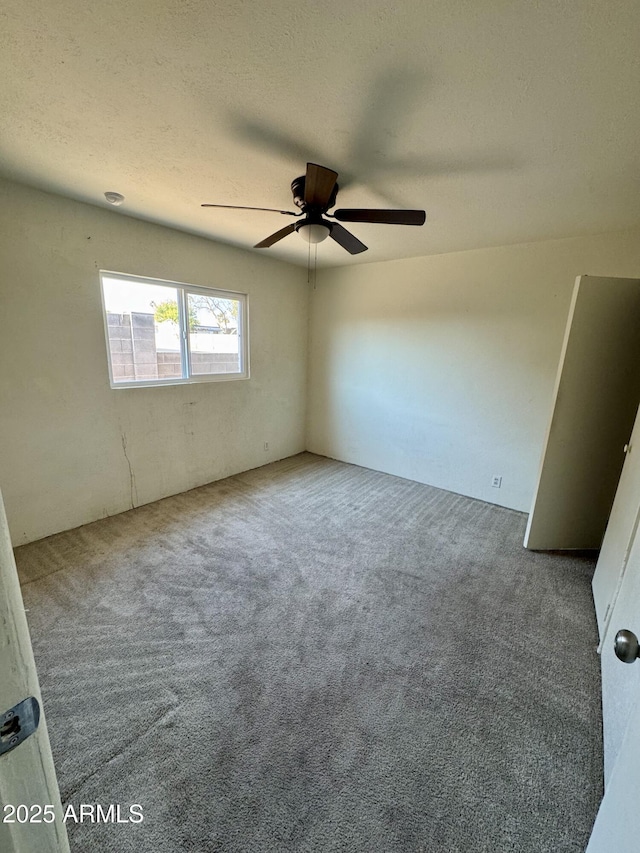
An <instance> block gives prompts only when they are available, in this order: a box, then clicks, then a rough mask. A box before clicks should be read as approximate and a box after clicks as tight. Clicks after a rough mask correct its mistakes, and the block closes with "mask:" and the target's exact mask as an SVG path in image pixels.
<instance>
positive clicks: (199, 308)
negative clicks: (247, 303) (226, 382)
mask: <svg viewBox="0 0 640 853" xmlns="http://www.w3.org/2000/svg"><path fill="white" fill-rule="evenodd" d="M187 304H188V306H189V347H190V350H191V374H192V375H193V376H201V375H202V374H204V373H240V372H241V370H242V366H241V364H240V349H239V334H238V331H239V318H240V315H241V305H240V301H239V300H238V299H228V298H224V297H221V296H204V295H202V294H200V293H188V294H187Z"/></svg>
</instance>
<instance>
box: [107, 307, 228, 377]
mask: <svg viewBox="0 0 640 853" xmlns="http://www.w3.org/2000/svg"><path fill="white" fill-rule="evenodd" d="M107 327H108V329H109V347H110V349H111V365H112V368H113V378H114V380H115V381H116V382H117V381H118V380H119V381H126V380H135V379H172V378H177V377H179V376H181V375H182V368H181V364H180V353H179V352H173V351H167V350H164V351H163V350H160V351H158V350H157V348H156V336H155V324H154V318H153V314H145V313H138V312H135V311H134V312H132V313H131V314H112V313H107ZM238 367H239V364H238V356H237V355H234V353H229V352H220V353H209V352H192V353H191V369H192V372H193V373H194V374H204V373H233V372H237V371H238Z"/></svg>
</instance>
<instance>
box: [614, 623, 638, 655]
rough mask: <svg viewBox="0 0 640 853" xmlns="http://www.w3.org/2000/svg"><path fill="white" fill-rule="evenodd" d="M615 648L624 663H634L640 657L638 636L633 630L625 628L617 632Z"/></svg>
mask: <svg viewBox="0 0 640 853" xmlns="http://www.w3.org/2000/svg"><path fill="white" fill-rule="evenodd" d="M613 650H614V652H615V653H616V657H618V658H620V660H621V661H622V662H623V663H633V662H634V660H635V659H636V658H637V657H640V644H639V643H638V638H637V637H636V635H635V634H634V633H633V631H627V630H626V629H625V628H623V629H622V631H618V633H617V634H616V638H615V640H614V642H613Z"/></svg>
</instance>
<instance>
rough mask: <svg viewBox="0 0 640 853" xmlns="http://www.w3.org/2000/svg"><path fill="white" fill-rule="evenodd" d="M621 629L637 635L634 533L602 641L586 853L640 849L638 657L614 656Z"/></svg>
mask: <svg viewBox="0 0 640 853" xmlns="http://www.w3.org/2000/svg"><path fill="white" fill-rule="evenodd" d="M622 628H625V629H627V630H631V631H633V632H634V633H635V634H636V636H638V637H640V535H636V536H635V537H634V541H633V544H632V547H631V551H630V553H629V559H628V562H627V569H626V571H625V574H624V579H623V581H622V584H621V586H620V592H619V595H618V598H617V601H616V605H615V607H614V609H613V613H612V616H611V620H610V622H609V628H608V630H607V633H606V635H605V638H604V641H603V643H602V710H603V723H604V759H605V794H604V798H603V800H602V803H601V804H600V809H599V811H598V816H597V818H596V822H595V825H594V828H593V832H592V834H591V839H590V841H589V846H588V847H587V853H614V851H615V853H637V851H638V850H640V810H639V809H638V790H640V661H638V660H636V661H635V662H633V663H622V662H621V661H620V660H618V658H617V657H616V655H615V652H614V640H615V636H616V634H617V632H618V631H619V630H620V629H622Z"/></svg>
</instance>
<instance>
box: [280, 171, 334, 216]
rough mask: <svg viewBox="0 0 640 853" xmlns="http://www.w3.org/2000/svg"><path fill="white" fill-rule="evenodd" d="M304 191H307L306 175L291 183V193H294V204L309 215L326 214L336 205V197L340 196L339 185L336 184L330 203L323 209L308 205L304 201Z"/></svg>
mask: <svg viewBox="0 0 640 853" xmlns="http://www.w3.org/2000/svg"><path fill="white" fill-rule="evenodd" d="M304 189H305V175H300V177H299V178H294V180H293V181H291V192H292V193H293V203H294V204H295V205H296V207H299V208H300V210H302V211H303V212H304V213H307V214H313V213H317V214H321V213H326V212H327V210H329V208H330V207H333V206H334V205H335V203H336V196H337V195H338V189H339V187H338V184H334V187H333V190H332V191H331V195H330V196H329V200H328V202H327V203H326V204H325V205H324V206H323V207H315V208H314V207H313V206H311V205H308V204H306V202H305V200H304Z"/></svg>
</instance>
